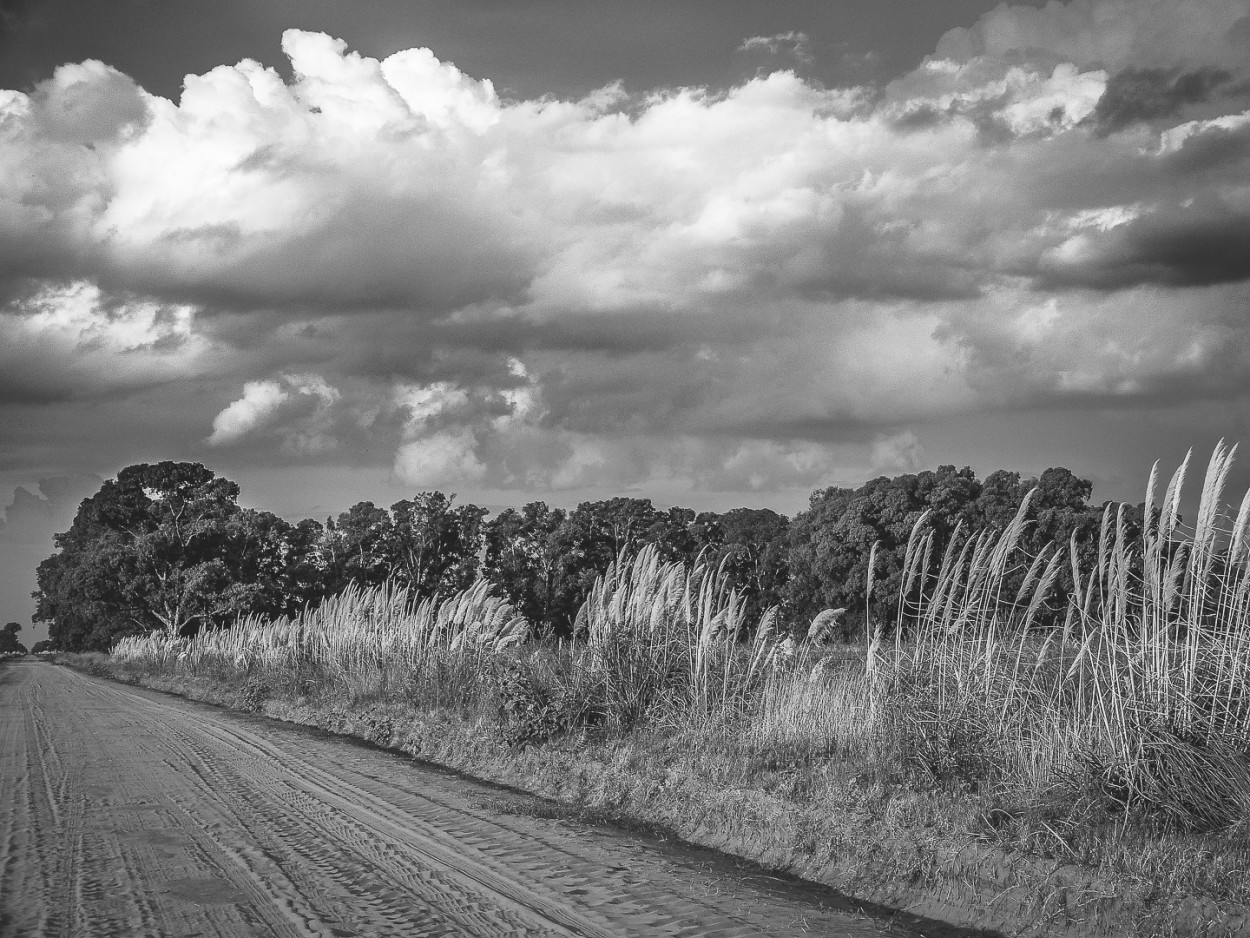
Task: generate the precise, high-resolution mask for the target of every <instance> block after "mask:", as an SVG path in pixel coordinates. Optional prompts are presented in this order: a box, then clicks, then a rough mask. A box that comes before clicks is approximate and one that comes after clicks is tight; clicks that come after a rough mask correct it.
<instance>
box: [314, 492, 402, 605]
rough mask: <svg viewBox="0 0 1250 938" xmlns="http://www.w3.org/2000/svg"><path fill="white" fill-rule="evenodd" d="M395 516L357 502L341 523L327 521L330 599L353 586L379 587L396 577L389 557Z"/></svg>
mask: <svg viewBox="0 0 1250 938" xmlns="http://www.w3.org/2000/svg"><path fill="white" fill-rule="evenodd" d="M391 540H392V537H391V516H390V515H389V514H387V513H386V509H384V508H378V507H377V506H376V505H374V504H373V502H357V503H356V504H355V505H353V506H352V507H351V508H349V509H348V510H347V511H345V512H343V513H342V514H340V515H339V516H338V518H337V519H329V518H327V519H326V526H325V532H324V536H323V542H322V555H323V558H324V565H325V567H326V574H325V584H324V589H325V592H326V594H327V595H331V594H334V593H338V592H340V591H341V590H342V589H343V588H344V587H345V586H347V584H349V583H353V582H355V583H360V584H361V585H363V586H377V585H378V584H380V583H382V582H384V581H385V580H386V579H387V577H389V576H390V575H391V573H392V570H393V567H392V565H391V562H390V558H389V557H388V556H387V549H388V546H389V544H390V542H391Z"/></svg>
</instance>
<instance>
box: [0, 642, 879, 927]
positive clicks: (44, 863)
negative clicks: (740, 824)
mask: <svg viewBox="0 0 1250 938" xmlns="http://www.w3.org/2000/svg"><path fill="white" fill-rule="evenodd" d="M527 801H528V803H529V804H531V805H533V804H535V803H536V802H533V801H529V800H528V799H527V796H524V795H519V794H518V793H516V792H512V791H509V790H507V789H501V788H496V787H492V786H487V785H479V784H476V783H473V782H470V781H466V780H465V779H463V778H461V777H459V776H456V775H454V774H452V773H448V772H443V771H439V770H437V769H433V768H430V767H426V766H422V765H420V764H417V763H414V762H413V761H412V760H411V759H407V758H404V757H402V756H398V755H394V754H392V753H387V752H382V751H380V750H377V749H373V748H370V747H365V746H361V745H356V744H353V743H351V742H349V741H347V740H344V739H342V738H338V737H333V736H329V735H327V734H322V733H318V732H316V731H312V730H306V729H302V728H299V727H292V726H288V725H285V724H281V723H277V722H275V721H270V720H266V719H264V718H262V717H254V716H248V715H243V714H236V713H231V712H229V711H224V710H218V709H216V708H213V707H209V706H206V705H203V704H197V703H194V702H191V701H185V700H181V699H179V698H175V697H170V696H167V695H163V694H157V693H154V692H151V691H146V690H142V689H137V688H131V687H125V686H122V685H119V684H114V683H112V682H108V681H102V680H98V679H95V678H91V677H87V676H84V675H82V674H79V673H77V672H74V671H70V670H68V669H65V668H60V667H57V666H55V665H52V664H47V663H44V662H39V661H33V660H29V661H17V662H13V663H10V664H6V665H3V666H0V935H3V936H6V938H7V936H23V938H25V936H30V938H58V936H83V938H111V936H118V938H121V936H125V938H134V936H145V935H151V936H162V938H167V936H168V938H173V936H192V935H195V936H251V935H275V936H291V938H295V936H299V938H304V936H317V938H350V936H360V938H382V936H389V935H421V936H426V935H429V936H433V935H476V936H485V935H507V936H521V935H553V936H554V935H563V936H578V938H594V936H607V935H630V936H633V935H638V936H646V935H680V936H687V938H697V936H707V938H736V936H747V935H767V936H785V935H800V934H803V935H833V936H843V938H861V936H862V938H867V936H879V935H882V934H885V933H887V932H891V929H889V928H887V927H886V926H885V925H884V924H882V923H881V922H880V921H874V920H872V919H869V918H867V917H866V916H863V915H857V914H855V913H854V912H852V911H848V910H847V909H846V908H845V906H843V907H842V908H841V909H839V908H838V907H837V899H836V896H834V895H833V894H832V893H828V892H825V891H823V890H821V889H819V888H816V887H811V888H806V887H803V886H801V885H798V884H794V883H786V882H782V881H777V880H773V879H772V878H770V877H767V876H764V875H762V874H759V873H749V872H742V871H739V870H736V869H735V867H734V865H733V864H732V863H730V862H729V861H727V860H725V859H723V858H720V857H719V855H716V854H713V853H711V852H710V851H695V850H694V849H693V848H681V847H673V846H666V845H664V844H663V843H661V842H659V841H655V840H649V839H647V838H645V837H642V836H633V835H629V834H624V833H620V832H615V831H607V830H602V829H599V828H595V827H592V826H588V825H582V824H577V823H573V822H569V821H561V820H554V819H551V818H550V817H547V818H543V817H541V816H536V812H535V811H533V810H532V809H531V810H528V813H527V809H526V808H525V807H524V805H525V804H526V803H527ZM537 814H541V812H537ZM891 933H894V934H897V933H898V930H897V929H895V930H893V931H892V932H891Z"/></svg>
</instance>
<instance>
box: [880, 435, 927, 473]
mask: <svg viewBox="0 0 1250 938" xmlns="http://www.w3.org/2000/svg"><path fill="white" fill-rule="evenodd" d="M869 459H870V461H871V462H872V466H873V470H874V471H876V472H881V473H887V474H889V475H897V474H899V473H903V472H915V471H916V470H918V469H921V468H923V467H924V463H925V451H924V447H923V446H921V445H920V440H918V439H917V438H916V434H915V433H913V432H912V431H911V430H903V431H901V432H899V433H894V434H891V435H889V436H880V437H878V438H877V439H876V440H874V441H873V444H872V453H871V455H870V457H869Z"/></svg>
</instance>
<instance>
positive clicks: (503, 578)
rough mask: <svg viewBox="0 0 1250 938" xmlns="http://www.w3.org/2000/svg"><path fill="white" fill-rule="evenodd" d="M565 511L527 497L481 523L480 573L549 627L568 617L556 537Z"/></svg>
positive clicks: (527, 615)
mask: <svg viewBox="0 0 1250 938" xmlns="http://www.w3.org/2000/svg"><path fill="white" fill-rule="evenodd" d="M567 517H568V516H567V514H566V513H565V512H564V510H563V509H560V508H549V507H548V506H547V504H546V503H545V502H530V503H529V504H528V505H526V506H524V507H523V508H522V509H521V510H520V511H517V510H516V509H515V508H508V509H506V510H504V511H502V512H500V513H499V514H498V515H496V516H495V517H494V518H492V519H491V520H490V521H489V522H487V524H486V525H485V528H484V537H485V556H484V559H483V571H484V573H485V575H486V576H487V577H489V578H490V580H491V582H492V583H495V584H496V585H498V586H499V587H500V589H502V590H503V591H504V593H505V594H506V595H507V597H508V599H509V600H510V601H511V602H512V604H513V605H514V606H515V607H516V608H517V610H518V611H519V612H520V613H521V615H523V616H525V618H526V619H528V620H529V621H530V622H532V623H534V624H535V625H537V626H548V627H554V626H555V625H556V624H557V622H559V621H563V619H565V618H567V617H568V609H567V606H568V605H569V602H568V599H569V597H568V596H567V594H566V591H565V590H564V589H563V586H564V582H563V578H562V574H563V572H564V570H563V566H562V551H563V548H564V542H562V541H561V539H560V537H559V534H560V532H561V530H562V528H563V525H564V522H565V520H566V518H567ZM573 614H574V615H576V610H573Z"/></svg>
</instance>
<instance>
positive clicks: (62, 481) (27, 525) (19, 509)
mask: <svg viewBox="0 0 1250 938" xmlns="http://www.w3.org/2000/svg"><path fill="white" fill-rule="evenodd" d="M102 482H103V480H102V479H101V478H100V477H99V476H96V475H91V474H82V475H73V476H51V477H48V478H44V479H40V480H39V481H38V483H37V484H36V486H35V491H31V490H30V489H28V488H26V487H25V486H21V485H19V486H17V487H16V489H14V492H13V500H12V502H11V503H10V504H9V505H8V506H7V507H5V508H4V517H3V518H2V519H0V543H7V544H27V545H41V546H43V545H46V546H47V547H48V549H49V551H50V550H51V546H52V533H53V532H54V531H62V530H66V529H68V528H69V525H70V522H71V521H73V518H74V514H75V512H76V511H77V510H78V505H79V503H80V502H81V501H82V500H83V499H84V498H86V497H87V496H89V495H92V494H94V493H95V492H96V490H97V489H99V487H100V485H101V483H102Z"/></svg>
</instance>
